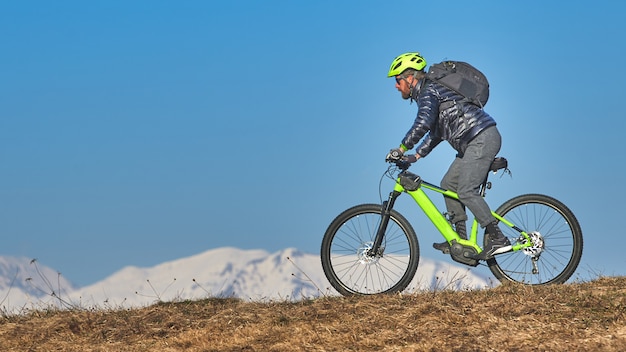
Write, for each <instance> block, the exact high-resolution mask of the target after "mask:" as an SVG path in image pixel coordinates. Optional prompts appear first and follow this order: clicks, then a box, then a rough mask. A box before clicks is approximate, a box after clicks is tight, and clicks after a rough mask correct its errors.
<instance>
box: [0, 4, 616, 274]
mask: <svg viewBox="0 0 626 352" xmlns="http://www.w3.org/2000/svg"><path fill="white" fill-rule="evenodd" d="M397 6H398V4H394V3H389V2H384V1H359V2H356V1H341V2H338V1H323V0H322V1H315V2H302V1H265V2H261V1H228V2H217V1H106V2H104V1H101V2H93V1H92V2H84V1H55V2H51V1H19V2H18V1H11V2H9V1H6V2H3V3H2V4H1V5H0V45H1V46H2V55H0V67H1V68H0V181H1V182H0V236H1V238H2V241H1V242H0V243H1V244H0V255H8V256H26V257H29V258H37V259H38V260H39V261H40V262H41V263H44V264H45V265H47V266H50V267H53V268H54V269H56V270H58V271H60V272H61V273H62V274H63V275H64V276H65V277H66V278H68V279H69V280H71V281H73V282H75V283H76V284H78V285H86V284H89V283H93V282H96V281H99V280H101V279H103V278H104V277H106V276H108V275H110V274H112V273H113V272H115V271H117V270H119V269H121V268H122V267H124V266H127V265H135V266H152V265H155V264H157V263H161V262H163V261H167V260H173V259H177V258H181V257H185V256H190V255H193V254H197V253H200V252H203V251H205V250H209V249H213V248H217V247H224V246H233V247H239V248H243V249H265V250H268V251H276V250H280V249H283V248H287V247H296V248H298V249H300V250H303V251H305V252H310V253H318V251H319V246H320V242H321V238H322V235H323V233H324V231H325V229H326V227H327V225H328V224H329V223H330V221H331V220H332V219H333V218H334V216H336V215H337V214H338V213H339V212H341V211H342V210H344V209H346V208H347V207H350V206H352V205H356V204H360V203H370V202H378V201H379V191H378V182H379V179H380V177H381V175H382V173H383V172H384V171H385V170H386V164H385V163H384V156H385V155H386V153H387V152H388V150H389V149H390V148H392V147H396V146H397V145H398V144H399V142H400V140H401V139H402V137H403V136H404V134H405V133H406V131H407V129H408V128H409V127H410V126H411V123H412V121H413V119H414V117H415V114H416V106H415V104H413V105H409V104H408V103H407V102H406V101H403V100H402V99H401V98H400V96H399V93H398V92H397V91H396V90H395V88H394V82H393V80H392V79H388V78H386V73H387V70H388V67H389V64H390V63H391V60H392V59H393V58H394V57H395V56H396V55H398V54H400V53H403V52H407V51H420V52H421V53H422V54H423V55H424V56H425V58H426V59H427V61H428V62H429V63H434V62H437V61H441V60H443V59H457V60H463V61H468V62H471V63H472V64H474V65H475V66H477V67H479V68H480V69H481V70H482V71H483V72H484V73H485V74H486V75H487V76H488V77H489V80H490V83H491V96H490V101H489V105H488V106H487V109H486V110H487V111H488V112H489V113H490V114H491V115H492V116H493V117H494V118H495V119H496V121H497V122H498V126H499V129H500V132H501V134H502V136H503V146H502V151H501V153H500V154H501V155H503V156H505V157H507V159H509V164H510V168H511V170H512V171H513V177H512V178H509V177H503V178H496V179H494V188H493V189H492V190H491V191H490V192H489V194H488V198H487V201H488V203H489V204H490V205H492V207H494V208H496V207H497V206H498V205H499V204H501V203H503V202H504V201H505V200H506V199H509V198H511V197H513V196H515V195H518V194H522V193H545V194H549V195H551V196H553V197H556V198H558V199H560V200H562V201H563V202H564V203H566V204H567V205H568V206H569V207H570V208H571V209H572V210H573V211H574V213H575V214H576V215H577V217H578V219H579V221H580V223H581V226H582V228H583V235H584V238H585V248H584V253H583V260H582V263H581V265H580V266H579V269H578V272H577V274H576V276H577V277H594V276H597V275H600V274H601V275H626V269H625V268H626V259H625V257H624V254H623V253H624V250H623V248H622V247H621V246H620V245H619V244H618V243H621V241H622V240H623V238H624V236H625V234H624V226H625V225H624V224H623V223H622V222H621V221H620V219H622V218H621V217H622V216H623V212H624V210H625V209H626V207H625V206H624V205H623V202H622V200H623V199H624V198H625V197H626V191H625V187H623V184H624V181H625V177H624V171H625V170H624V169H625V168H624V163H623V161H624V156H623V155H624V152H625V151H626V148H625V147H624V136H623V133H624V131H626V123H625V122H624V121H625V118H626V116H625V115H626V112H624V109H623V107H622V103H623V100H624V98H623V97H622V96H623V94H624V92H625V90H624V86H623V82H625V81H626V68H625V67H626V65H624V63H623V62H622V60H623V58H624V57H626V44H624V43H625V41H624V34H626V24H625V22H624V21H623V18H622V15H623V13H624V10H625V9H626V5H624V4H623V3H620V2H614V1H595V2H593V3H589V2H582V1H571V2H568V3H567V4H565V3H561V4H554V5H552V4H549V3H546V2H544V1H527V2H524V3H510V2H507V3H504V2H500V1H482V2H481V1H475V2H467V1H448V2H446V7H443V6H442V5H441V4H439V3H437V2H425V3H417V2H415V3H414V5H413V6H410V4H406V5H403V6H404V7H403V8H397ZM453 157H454V152H453V150H452V148H450V147H449V146H448V145H447V144H441V145H440V146H439V147H438V148H437V149H436V150H435V151H434V152H433V153H431V154H430V155H429V156H428V157H427V158H426V159H423V160H420V162H419V163H418V164H416V165H415V166H414V167H413V168H412V170H413V171H414V172H416V173H418V174H420V175H421V176H422V177H423V178H424V179H426V180H428V181H431V182H435V183H438V182H439V180H440V179H441V177H442V176H443V174H444V173H445V171H446V170H447V167H448V165H449V164H450V162H451V161H452V159H453ZM383 185H384V186H385V187H387V188H385V189H384V191H383V193H384V195H386V193H387V192H388V187H390V184H388V183H384V184H383ZM435 197H436V196H435ZM436 201H437V202H436V203H437V204H438V205H441V206H443V202H442V201H440V199H436ZM398 209H399V210H400V211H401V212H402V213H403V214H404V215H405V216H406V217H407V218H409V220H411V221H412V222H413V225H414V227H415V228H416V231H417V232H418V236H419V240H420V245H421V247H422V256H425V257H430V258H433V259H438V260H447V261H449V259H448V258H447V257H446V256H443V255H441V254H439V253H437V252H435V251H434V250H433V249H432V248H431V247H430V244H431V243H432V242H434V241H439V240H440V239H441V238H440V237H439V236H440V235H438V234H437V233H436V232H435V230H434V227H433V226H432V225H431V224H429V223H426V222H425V220H424V217H423V215H421V214H420V213H419V212H420V211H419V209H418V207H417V206H415V205H414V204H411V200H410V199H409V197H407V198H404V200H401V201H399V204H398ZM477 270H480V268H479V269H477ZM576 276H575V277H576Z"/></svg>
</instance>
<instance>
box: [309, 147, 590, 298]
mask: <svg viewBox="0 0 626 352" xmlns="http://www.w3.org/2000/svg"><path fill="white" fill-rule="evenodd" d="M409 166H410V164H408V163H406V162H404V161H395V162H394V161H390V166H389V168H388V169H387V171H386V172H385V174H384V176H387V177H389V178H391V179H393V180H395V185H394V188H393V191H391V192H390V193H389V197H388V199H387V200H385V201H383V202H382V204H361V205H357V206H354V207H352V208H349V209H347V210H345V211H344V212H342V213H341V214H339V215H338V216H337V217H336V218H335V219H334V220H333V221H332V222H331V223H330V225H329V226H328V229H327V230H326V233H325V234H324V238H323V240H322V246H321V261H322V268H323V269H324V274H325V275H326V278H327V279H328V281H329V282H330V284H331V285H332V286H333V287H334V288H335V289H336V290H337V291H338V292H339V293H340V294H342V295H354V294H361V295H370V294H379V293H393V292H401V291H403V290H404V289H405V288H406V287H407V286H408V285H409V284H410V282H411V280H412V279H413V277H414V276H415V272H416V270H417V267H418V263H419V255H420V252H419V244H418V239H417V235H416V233H415V231H414V229H413V227H412V226H411V224H410V223H409V221H408V220H407V219H406V218H405V217H404V216H403V215H402V214H400V213H399V212H398V211H397V210H395V209H393V207H394V204H395V202H396V199H397V198H398V197H399V196H400V195H401V194H402V193H407V194H409V195H410V196H411V197H412V198H413V200H414V201H415V202H416V203H417V204H418V205H419V206H420V208H421V209H422V211H423V212H424V213H425V214H426V216H427V218H428V219H429V220H430V221H431V222H432V223H433V225H434V226H435V228H436V229H437V230H439V232H440V233H441V235H442V236H443V237H444V238H445V239H446V241H447V242H448V243H449V244H450V252H449V254H450V256H451V258H452V259H453V260H454V261H456V262H459V263H462V264H465V265H468V266H473V267H475V266H477V265H478V264H479V263H480V262H482V261H486V265H487V266H488V267H489V269H490V270H491V272H492V273H493V275H494V276H495V277H496V278H497V279H498V280H499V281H500V282H518V283H522V284H527V285H546V284H559V283H564V282H565V281H567V280H568V279H569V278H570V277H571V276H572V274H573V273H574V271H575V270H576V268H577V266H578V264H579V262H580V258H581V256H582V249H583V237H582V230H581V228H580V225H579V223H578V220H577V219H576V217H575V216H574V214H573V213H572V211H571V210H570V209H569V208H568V207H567V206H565V205H564V204H563V203H561V202H560V201H558V200H557V199H555V198H552V197H550V196H546V195H542V194H525V195H520V196H517V197H514V198H512V199H510V200H508V201H506V202H504V204H502V205H501V206H500V207H499V208H498V209H497V210H496V211H492V212H491V213H492V214H493V216H494V217H495V218H496V220H497V221H498V223H499V226H500V228H501V230H502V232H503V233H504V235H505V236H507V237H508V238H509V240H510V242H511V246H507V247H505V248H502V249H500V250H498V251H496V252H495V253H494V256H493V257H490V258H488V259H486V260H483V259H481V256H480V253H481V252H482V247H481V246H479V245H478V228H479V225H478V221H477V220H476V219H474V220H473V223H472V226H471V229H470V231H469V234H468V235H469V236H468V239H467V240H465V239H462V238H461V237H460V236H459V235H458V234H457V233H456V232H455V231H454V229H453V227H452V225H451V223H450V221H449V219H448V217H447V214H446V213H442V212H440V211H439V210H438V209H437V207H436V206H435V205H434V203H433V202H432V201H431V200H430V198H429V197H428V195H427V194H426V192H425V191H432V192H435V193H439V194H442V195H443V196H445V197H452V198H455V199H458V195H457V194H456V193H455V192H452V191H450V190H446V189H443V188H441V187H438V186H436V185H434V184H432V183H429V182H426V181H424V180H422V179H421V178H420V176H418V175H416V174H414V173H412V172H409V171H408V168H409ZM500 170H503V172H509V173H510V171H509V169H508V162H507V160H506V159H505V158H502V157H497V158H495V159H494V161H493V163H492V164H491V167H490V171H492V172H494V173H497V172H498V171H500ZM488 177H489V173H488V174H487V175H486V176H485V180H484V181H483V183H482V184H481V186H480V189H479V192H480V194H481V196H482V197H485V194H486V190H487V189H491V186H492V185H491V182H490V181H489V180H488ZM382 179H383V178H382V177H381V183H382ZM487 237H488V236H486V235H483V246H484V245H485V244H486V243H487V241H488V238H487Z"/></svg>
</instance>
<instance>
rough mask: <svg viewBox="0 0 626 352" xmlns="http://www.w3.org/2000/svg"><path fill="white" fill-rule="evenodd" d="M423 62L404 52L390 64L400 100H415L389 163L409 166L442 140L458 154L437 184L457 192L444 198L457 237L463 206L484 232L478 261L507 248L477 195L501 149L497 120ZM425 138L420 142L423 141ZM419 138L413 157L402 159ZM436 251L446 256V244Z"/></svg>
mask: <svg viewBox="0 0 626 352" xmlns="http://www.w3.org/2000/svg"><path fill="white" fill-rule="evenodd" d="M425 67H426V60H424V58H423V57H422V56H421V55H420V54H419V53H417V52H411V53H405V54H402V55H400V56H398V57H396V58H395V59H394V60H393V62H392V63H391V67H390V69H389V73H388V74H387V76H388V77H395V79H396V85H395V87H396V89H397V90H398V91H399V92H400V93H401V95H402V99H405V100H410V101H411V102H413V101H416V102H417V108H418V111H417V117H416V118H415V121H414V122H413V126H412V127H411V128H410V129H409V131H408V132H407V134H406V136H405V137H404V139H403V140H402V142H401V144H400V146H399V147H398V148H395V149H392V150H391V151H390V152H389V154H388V155H387V160H399V159H401V158H402V159H404V160H405V161H407V162H410V163H413V162H416V161H417V160H418V159H420V158H423V157H426V156H427V155H428V154H429V153H430V152H431V151H432V150H433V149H434V148H435V147H436V146H437V145H438V144H439V143H440V142H441V141H443V140H445V141H448V143H450V145H451V146H452V147H453V148H454V149H455V150H456V151H457V155H456V158H455V159H454V161H453V162H452V165H450V168H449V169H448V172H447V173H446V174H445V176H444V177H443V179H442V181H441V187H443V188H445V189H449V190H451V191H454V192H456V193H457V194H458V196H459V199H458V200H457V199H453V198H449V197H444V199H445V203H446V208H447V210H448V218H449V220H450V222H451V223H452V224H454V228H455V230H456V232H457V233H458V235H459V236H460V237H461V238H463V239H467V229H466V221H467V219H468V217H467V214H466V212H465V207H467V208H469V210H470V211H471V212H472V214H474V217H475V218H476V219H477V221H478V223H479V224H480V226H481V227H483V228H485V229H486V233H487V236H488V237H487V238H488V241H487V244H486V245H485V248H484V250H483V252H481V253H480V259H489V258H491V257H492V256H493V253H494V252H495V251H496V250H498V249H500V248H503V247H506V246H510V245H511V243H510V242H509V240H508V239H507V238H506V237H505V236H504V235H503V234H502V231H501V230H500V228H499V227H498V223H497V220H496V219H495V218H494V217H493V215H491V210H490V208H489V206H488V205H487V203H486V202H485V200H484V198H483V197H482V196H481V195H480V193H479V188H480V185H481V184H482V182H483V181H484V179H485V175H487V172H489V167H490V165H491V163H492V162H493V160H494V158H495V156H496V154H497V153H498V152H499V151H500V146H501V137H500V133H499V132H498V129H497V128H496V122H495V120H494V119H493V118H492V117H491V116H490V115H489V114H487V113H486V112H485V111H484V110H483V109H482V107H480V106H478V105H475V104H472V103H470V102H466V101H465V100H464V97H463V96H462V95H460V94H459V93H457V92H455V91H454V90H452V89H450V88H448V87H445V86H444V85H442V84H440V83H438V82H435V81H433V80H430V79H428V78H427V77H426V73H425V72H424V68H425ZM422 138H423V140H422ZM420 140H422V142H421V143H420V144H419V145H418V146H417V147H416V149H415V151H416V153H415V154H412V155H404V153H405V152H407V151H408V150H411V149H413V147H415V145H416V144H417V143H418V142H419V141H420ZM433 247H434V248H435V249H438V250H441V251H443V252H444V253H449V251H450V244H449V243H448V242H442V243H433Z"/></svg>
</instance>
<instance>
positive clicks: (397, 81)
mask: <svg viewBox="0 0 626 352" xmlns="http://www.w3.org/2000/svg"><path fill="white" fill-rule="evenodd" d="M402 80H404V81H406V77H403V76H400V75H397V76H396V83H398V84H400V81H402ZM407 83H408V82H407Z"/></svg>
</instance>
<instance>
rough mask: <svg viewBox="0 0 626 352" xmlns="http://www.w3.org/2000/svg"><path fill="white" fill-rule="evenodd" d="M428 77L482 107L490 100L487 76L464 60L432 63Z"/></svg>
mask: <svg viewBox="0 0 626 352" xmlns="http://www.w3.org/2000/svg"><path fill="white" fill-rule="evenodd" d="M426 78H428V79H431V80H433V81H435V82H439V83H441V84H442V85H444V86H446V87H448V88H450V89H452V90H454V91H455V92H457V93H459V94H461V95H462V96H463V97H465V99H464V100H465V101H467V102H469V103H471V104H474V105H478V106H480V107H481V108H482V107H484V106H485V104H487V100H489V82H488V81H487V77H485V75H484V74H483V73H482V72H480V71H479V70H478V69H476V68H475V67H474V66H472V65H470V64H468V63H466V62H462V61H443V62H440V63H438V64H434V65H431V66H430V68H429V69H428V73H426Z"/></svg>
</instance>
